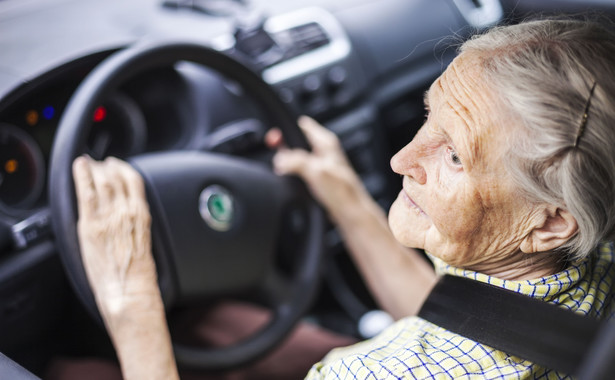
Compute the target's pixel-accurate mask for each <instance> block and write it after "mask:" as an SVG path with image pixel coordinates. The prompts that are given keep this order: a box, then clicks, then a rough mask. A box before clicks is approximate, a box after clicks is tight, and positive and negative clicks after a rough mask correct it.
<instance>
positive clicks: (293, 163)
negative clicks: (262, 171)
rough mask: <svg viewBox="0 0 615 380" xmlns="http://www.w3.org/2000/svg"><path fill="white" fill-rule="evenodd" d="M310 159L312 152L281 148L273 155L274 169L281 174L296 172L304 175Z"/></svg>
mask: <svg viewBox="0 0 615 380" xmlns="http://www.w3.org/2000/svg"><path fill="white" fill-rule="evenodd" d="M310 159H311V156H310V153H308V152H307V151H305V150H303V149H280V150H279V151H278V152H277V153H276V154H275V156H273V170H274V171H275V172H276V173H277V174H279V175H286V174H296V175H299V176H301V177H304V176H305V175H306V173H307V170H308V167H309V165H310Z"/></svg>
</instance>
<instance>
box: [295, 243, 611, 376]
mask: <svg viewBox="0 0 615 380" xmlns="http://www.w3.org/2000/svg"><path fill="white" fill-rule="evenodd" d="M613 251H614V247H613V243H608V244H602V245H601V246H600V247H599V248H598V249H597V250H596V252H595V253H594V254H592V255H590V257H589V258H587V259H585V260H583V261H581V262H580V263H578V264H574V265H571V266H569V267H568V269H566V270H564V271H562V272H560V273H557V274H555V275H551V276H547V277H543V278H539V279H536V280H524V281H507V280H501V279H498V278H494V277H490V276H487V275H485V274H482V273H477V272H473V271H469V270H464V269H459V268H455V267H452V266H450V265H447V264H445V263H444V262H442V261H441V260H439V259H437V258H432V260H433V261H434V265H435V268H436V272H437V273H439V274H445V273H447V274H451V275H455V276H462V277H468V278H472V279H474V280H476V281H481V282H487V283H490V284H493V285H497V286H501V287H503V288H506V289H509V290H513V291H516V292H519V293H522V294H526V295H528V296H531V297H534V298H538V299H541V300H544V301H546V302H550V303H554V304H557V305H560V306H562V307H565V308H568V309H570V310H573V311H575V312H578V313H581V314H589V315H592V316H595V317H598V318H610V317H612V315H613V312H614V309H615V308H614V304H615V302H613V289H612V285H613V280H614V277H615V266H614V265H613V258H614V257H613V255H614V254H613ZM566 378H570V377H569V376H568V375H566V374H562V373H558V372H556V371H553V370H549V369H546V368H543V367H540V366H538V365H536V364H533V363H531V362H529V361H527V360H523V359H520V358H518V357H515V356H511V355H508V354H506V353H504V352H502V351H499V350H496V349H493V348H491V347H489V346H486V345H483V344H480V343H477V342H475V341H473V340H470V339H467V338H464V337H463V336H461V335H458V334H455V333H453V332H450V331H448V330H445V329H443V328H440V327H438V326H436V325H434V324H432V323H430V322H427V321H425V320H423V319H421V318H419V317H407V318H403V319H401V320H399V321H397V322H396V323H395V324H393V325H392V326H390V327H389V328H387V329H386V330H385V331H383V332H382V333H381V334H380V335H378V336H376V337H375V338H373V339H370V340H367V341H364V342H360V343H357V344H355V345H353V346H350V347H344V348H337V349H334V350H333V351H331V352H330V353H329V354H328V355H327V356H326V357H325V358H324V359H323V360H322V361H321V362H319V363H317V364H315V365H314V366H313V367H312V369H311V370H310V372H309V373H308V375H307V377H306V379H566Z"/></svg>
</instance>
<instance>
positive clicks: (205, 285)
mask: <svg viewBox="0 0 615 380" xmlns="http://www.w3.org/2000/svg"><path fill="white" fill-rule="evenodd" d="M181 61H187V62H192V63H196V64H199V65H202V66H204V67H207V68H209V69H211V70H214V71H215V72H217V73H218V74H220V75H222V76H224V77H226V78H228V79H229V80H232V81H235V82H236V83H238V84H239V85H240V86H241V87H242V88H243V89H244V91H245V92H246V93H247V94H248V95H249V96H251V98H252V99H254V101H255V102H256V103H257V104H258V105H259V107H261V108H262V109H263V110H264V111H265V112H266V113H267V114H268V116H269V117H270V118H271V121H272V122H273V123H275V125H276V126H277V127H279V128H280V130H281V131H282V135H283V137H284V140H285V142H286V144H287V145H288V146H290V147H302V148H307V143H306V141H305V138H304V136H303V134H302V133H301V131H300V130H299V128H298V126H297V124H296V121H295V120H296V119H295V117H294V116H293V115H292V113H291V112H290V110H289V109H288V108H287V107H286V106H285V105H284V104H283V103H282V102H281V101H280V100H279V98H278V97H277V95H276V94H275V92H274V91H273V89H272V88H271V87H269V86H268V85H267V84H266V83H265V82H263V81H262V80H261V78H260V77H259V76H258V75H256V74H255V73H254V72H252V71H251V70H250V69H248V68H247V67H246V66H244V65H243V64H241V63H239V62H238V61H237V60H235V59H232V58H230V57H229V56H227V55H224V54H222V53H220V52H217V51H215V50H212V49H210V48H207V47H204V46H202V45H199V44H196V43H185V42H181V43H168V42H166V43H160V42H159V43H149V44H141V45H139V44H138V45H135V46H133V47H129V48H127V49H125V50H122V51H119V52H117V53H115V54H113V55H111V56H110V57H109V58H107V59H106V60H104V61H103V62H102V63H100V64H99V65H98V66H97V67H96V68H95V69H94V70H93V71H92V72H91V73H90V74H89V75H88V76H87V77H86V78H85V80H84V81H83V82H82V83H81V85H80V86H79V88H78V89H77V91H76V92H75V94H74V95H73V96H72V98H71V100H70V102H69V104H68V105H67V107H66V110H65V112H64V113H63V116H62V119H61V121H60V125H59V127H58V131H57V135H56V138H55V143H54V145H53V149H52V156H51V163H50V184H49V197H50V203H51V210H52V221H53V228H54V232H55V237H56V243H57V245H58V249H59V252H60V257H61V260H62V262H63V265H64V268H65V270H66V272H67V275H68V277H69V279H70V282H71V284H72V286H73V287H74V289H75V292H76V294H77V296H78V298H79V299H80V301H81V302H82V303H83V304H84V305H85V307H86V309H87V310H88V311H89V312H90V313H91V314H92V315H93V316H94V317H95V318H97V319H98V320H99V321H101V317H100V314H99V313H98V309H97V307H96V303H95V300H94V296H93V293H92V291H91V289H90V286H89V283H88V280H87V277H86V274H85V271H84V268H83V265H82V261H81V256H80V252H79V244H78V238H77V231H76V223H77V206H76V197H75V191H74V185H73V179H72V170H71V167H72V162H73V160H74V159H75V158H76V157H77V156H78V155H80V154H82V153H83V152H85V146H86V141H87V137H88V133H89V129H90V127H91V120H92V115H93V112H94V110H95V109H96V107H97V106H98V105H100V104H101V103H102V102H103V100H104V99H105V97H106V96H107V95H108V94H110V93H111V92H112V91H114V90H115V89H117V88H118V86H120V85H121V84H122V83H124V82H125V81H126V80H128V79H129V78H132V77H134V76H135V75H137V74H139V73H143V72H145V71H146V70H150V69H154V68H159V67H170V66H172V65H173V64H175V63H177V62H181ZM127 161H128V162H129V163H130V164H131V165H132V166H133V167H134V168H135V169H136V170H137V171H138V172H140V174H141V175H142V177H143V179H144V182H145V188H146V193H147V198H148V203H149V205H150V211H151V214H152V244H153V251H154V257H155V260H156V265H157V268H158V276H159V285H160V290H161V294H162V297H163V301H164V304H165V308H166V309H167V310H169V309H170V308H172V307H173V306H174V305H180V304H181V305H186V304H190V303H191V302H195V301H197V300H202V299H205V298H212V297H214V296H217V295H228V294H237V293H239V294H242V293H248V292H249V293H250V294H257V295H258V297H259V300H260V301H259V302H262V303H263V304H266V305H267V306H269V307H270V308H271V309H272V310H273V317H272V318H271V320H270V322H269V323H268V324H267V325H266V326H265V327H264V328H262V329H261V330H260V331H259V332H257V333H255V334H254V335H252V336H251V337H249V338H248V339H246V340H243V341H241V342H239V343H237V344H236V345H232V346H229V347H223V348H215V349H214V348H205V347H195V346H187V345H181V344H179V343H177V342H173V346H174V350H175V355H176V360H177V363H178V364H179V365H180V366H182V367H186V368H194V369H209V370H222V369H229V368H233V367H237V366H240V365H242V364H246V363H248V362H250V361H252V360H254V359H256V358H258V357H260V356H261V355H263V354H264V353H266V352H267V351H268V350H270V349H271V348H273V347H275V345H276V344H277V343H279V342H280V341H281V340H282V339H283V338H284V337H285V335H286V334H287V333H288V332H289V331H290V330H291V329H292V327H293V326H294V325H295V324H296V323H297V321H298V320H299V318H300V317H301V316H302V315H303V313H304V312H305V311H306V310H307V308H308V307H309V306H310V302H311V300H312V298H313V295H314V294H315V290H316V287H317V282H318V281H317V279H318V275H319V272H320V270H319V269H320V268H319V267H320V261H321V255H322V251H323V249H322V241H323V231H324V216H323V214H322V211H321V210H320V208H319V207H318V206H317V205H316V203H315V202H314V201H313V199H312V198H311V197H310V196H309V195H308V192H307V190H306V189H305V186H304V185H303V184H301V183H300V182H299V181H298V180H297V179H296V178H295V179H293V178H289V177H279V176H277V175H275V174H274V173H273V172H272V170H271V168H270V165H268V164H266V163H263V162H260V161H258V160H250V159H246V158H241V157H235V156H231V155H223V154H219V153H213V152H203V151H195V150H179V151H162V152H155V153H146V154H142V155H138V156H134V157H130V158H129V159H128V160H127ZM289 209H293V210H294V211H293V212H294V213H295V219H297V215H300V218H299V219H300V220H302V221H303V225H302V227H301V229H302V230H303V231H305V232H304V235H303V238H302V239H300V240H301V241H299V242H297V245H298V247H297V251H298V252H297V253H296V255H297V257H296V258H295V259H296V260H297V265H296V268H298V269H297V270H296V271H295V273H293V274H292V275H288V273H287V272H286V271H284V270H282V269H280V268H279V266H277V265H276V264H275V255H274V253H275V251H276V243H277V242H278V241H279V239H280V230H281V228H282V225H283V224H286V222H287V219H285V218H286V217H287V214H288V213H289V211H288V210H289ZM301 218H302V219H301Z"/></svg>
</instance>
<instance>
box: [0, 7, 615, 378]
mask: <svg viewBox="0 0 615 380" xmlns="http://www.w3.org/2000/svg"><path fill="white" fill-rule="evenodd" d="M588 7H591V9H593V10H595V11H603V12H605V13H606V14H607V15H613V14H615V6H614V5H613V4H611V2H609V1H606V0H603V1H599V0H593V1H589V2H586V1H578V2H575V1H571V0H560V1H545V2H544V4H541V5H540V6H538V5H536V4H535V2H532V1H530V0H517V1H512V0H511V1H498V0H412V1H409V0H340V1H335V2H332V1H324V0H295V1H284V0H273V1H265V0H253V1H251V2H249V3H248V2H247V1H242V0H193V1H187V0H132V1H130V2H126V1H122V0H109V1H104V2H101V1H96V0H53V1H49V0H46V1H45V0H21V1H17V0H0V51H2V52H3V53H2V54H0V299H2V300H3V302H2V303H0V336H2V337H3V339H2V341H1V342H0V351H2V352H5V353H9V354H11V355H12V356H13V357H15V358H17V359H18V361H19V362H20V363H23V364H24V365H26V366H27V367H29V368H31V369H32V370H33V371H35V372H37V371H40V369H41V368H43V367H44V364H45V363H46V361H47V360H48V359H49V357H50V356H52V355H54V354H57V353H58V352H63V350H68V351H70V350H84V348H83V339H82V338H79V337H78V335H80V331H81V332H83V331H92V330H96V327H95V326H94V327H92V325H91V322H87V320H88V318H87V316H84V312H83V310H80V308H79V306H77V305H76V304H77V302H76V300H75V299H74V295H73V293H72V291H71V289H70V286H69V285H68V282H67V280H66V278H65V275H64V273H63V270H62V266H61V264H60V262H59V260H58V254H57V249H56V247H55V245H54V236H53V229H52V226H51V223H52V219H51V217H50V209H49V196H48V194H49V192H51V191H54V189H51V188H49V171H48V170H49V164H50V157H51V153H52V149H61V147H57V146H56V147H54V137H55V134H56V131H57V128H58V125H59V124H60V122H61V120H62V115H63V111H64V110H65V109H66V107H67V105H68V103H69V102H70V99H71V96H72V94H73V93H74V92H75V90H76V89H77V88H78V87H79V86H80V84H81V83H82V81H83V79H84V78H85V77H86V76H87V75H88V73H90V72H91V71H92V70H93V69H94V68H95V67H96V66H97V65H98V64H99V63H100V62H102V61H103V60H105V59H106V58H108V57H110V56H112V55H113V53H115V52H117V51H120V50H122V49H123V48H125V47H128V46H131V45H133V44H138V43H141V42H143V41H152V40H153V41H158V40H160V41H191V42H196V43H199V44H203V45H206V46H209V47H211V48H213V49H216V50H218V51H221V52H224V53H225V54H228V55H230V56H231V57H234V58H236V59H237V60H240V61H241V62H244V63H246V64H247V65H248V66H250V67H251V68H252V69H253V70H254V71H256V72H257V73H259V75H261V76H262V78H263V79H264V80H265V82H267V83H268V84H269V85H271V86H272V87H273V88H274V90H275V91H276V93H277V94H278V96H279V97H280V99H281V100H282V101H283V102H284V103H285V104H286V105H287V106H288V107H289V108H290V109H291V110H292V111H293V112H294V113H295V114H296V115H300V114H307V115H310V116H312V117H314V118H316V119H317V120H318V121H320V122H321V123H323V124H324V125H325V126H326V127H327V128H329V129H331V130H332V131H334V132H335V133H336V134H337V135H338V136H339V137H340V140H341V142H342V145H343V147H344V149H345V151H346V152H347V154H348V156H349V158H350V160H351V162H352V164H353V166H354V167H355V169H356V170H357V172H358V173H359V174H360V176H361V178H362V180H363V182H364V184H365V186H366V187H367V189H368V190H369V191H370V193H371V194H372V196H373V197H374V198H375V199H376V200H377V201H378V202H379V203H380V205H381V206H382V207H383V208H384V209H387V208H388V207H389V205H390V204H391V202H392V201H393V199H394V197H395V195H396V194H397V192H398V189H399V187H400V181H399V179H398V178H397V177H396V176H394V175H393V174H392V173H391V171H390V169H389V167H388V162H389V159H390V157H391V156H392V154H393V153H394V152H395V151H397V150H398V149H400V148H401V147H402V146H403V145H405V144H406V143H407V142H408V141H410V140H411V138H412V136H413V135H414V133H416V131H417V130H418V128H420V126H421V124H422V122H423V117H424V109H423V104H422V98H423V93H424V91H425V90H426V89H427V88H428V86H429V84H430V83H431V82H432V81H433V80H434V79H435V78H436V77H437V76H438V75H439V74H440V73H441V72H442V71H443V70H444V68H445V67H446V66H447V64H448V63H449V62H450V61H451V60H452V59H453V58H454V56H455V54H456V50H455V47H456V45H457V44H458V42H459V41H461V40H463V39H464V38H467V37H468V36H469V35H470V34H471V33H472V32H474V31H476V30H481V29H482V28H485V27H487V26H490V25H494V24H498V23H504V22H515V21H516V20H519V19H521V18H523V17H525V16H526V15H527V14H532V13H536V12H547V13H557V12H560V11H565V12H575V11H582V10H586V9H587V8H588ZM271 127H273V125H271V123H270V121H269V120H268V117H267V115H263V114H262V112H261V111H260V110H259V108H258V107H257V106H256V105H255V104H254V101H253V99H249V97H247V96H246V95H245V94H244V93H243V92H242V90H241V88H238V87H237V86H236V84H235V83H233V82H232V81H229V80H226V79H225V78H223V77H220V76H219V75H217V74H215V73H213V72H211V71H210V70H208V69H207V68H203V67H200V66H196V65H194V64H190V63H185V62H180V63H178V64H176V65H174V66H172V67H164V68H160V69H155V70H151V71H148V72H145V73H141V74H139V75H138V76H136V77H131V78H128V79H127V80H126V81H125V82H124V83H123V84H122V85H121V86H120V87H119V88H118V89H117V90H116V91H114V92H113V93H112V94H110V95H108V96H107V97H106V98H105V100H104V101H103V102H101V103H100V104H99V105H98V106H97V107H96V109H95V111H94V112H93V114H92V115H91V126H90V133H89V136H88V138H87V141H85V142H84V146H85V147H86V148H85V151H84V152H83V153H86V154H89V155H90V156H92V157H94V158H96V159H101V158H104V157H106V156H116V157H120V158H130V157H131V156H135V155H138V154H142V153H146V152H157V151H169V150H174V149H194V150H210V151H217V152H226V153H233V154H236V155H243V156H250V157H253V156H257V155H261V154H263V153H262V152H263V151H264V150H265V148H264V145H263V143H262V137H263V136H264V134H265V132H266V131H267V130H268V129H269V128H271ZM327 250H328V260H329V262H330V265H328V269H327V270H326V271H325V272H326V274H325V286H324V287H323V291H322V294H321V295H320V296H319V299H318V300H317V302H316V304H315V306H314V311H313V313H314V318H315V319H316V320H318V321H320V322H321V323H322V324H324V325H327V326H328V327H331V328H334V329H337V330H339V331H341V332H344V333H350V334H354V335H357V336H360V335H361V334H360V332H358V323H359V321H360V319H361V316H362V315H364V314H365V313H366V312H368V311H369V310H371V309H374V308H376V307H377V306H376V305H375V304H374V303H373V301H372V300H371V298H370V296H369V294H368V292H367V291H366V290H365V288H364V285H363V284H362V282H361V280H360V279H359V277H358V275H357V274H356V271H355V270H354V267H353V265H352V263H351V262H350V260H349V259H348V257H347V255H346V253H345V250H344V247H343V242H342V240H341V238H340V236H339V235H338V234H337V233H336V231H335V229H334V228H330V229H329V230H328V232H327ZM332 316H333V317H332ZM71 323H72V326H71V327H69V326H68V324H71ZM75 326H77V328H76V330H75ZM60 336H69V337H70V338H69V339H67V340H68V341H69V342H70V343H66V344H62V345H58V343H57V340H58V337H60ZM101 339H102V340H104V338H101ZM33 345H37V346H38V348H37V349H35V350H33V349H31V348H32V347H33ZM67 346H70V348H67ZM102 346H104V345H102ZM90 348H91V347H90Z"/></svg>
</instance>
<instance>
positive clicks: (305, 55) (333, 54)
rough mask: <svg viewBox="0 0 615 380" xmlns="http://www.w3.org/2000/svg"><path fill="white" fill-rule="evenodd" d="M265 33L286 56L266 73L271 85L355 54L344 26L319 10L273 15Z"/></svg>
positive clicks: (264, 74) (264, 76)
mask: <svg viewBox="0 0 615 380" xmlns="http://www.w3.org/2000/svg"><path fill="white" fill-rule="evenodd" d="M265 30H266V31H267V32H268V33H269V35H270V36H271V37H272V38H273V39H274V40H275V42H276V43H277V45H278V46H279V47H280V48H281V49H282V50H283V51H284V57H283V58H282V59H281V60H280V61H278V62H276V63H275V64H273V65H272V66H270V67H267V68H266V69H265V70H264V71H263V73H262V75H263V79H265V81H267V82H268V83H270V84H274V83H279V82H282V81H285V80H288V79H290V78H295V77H298V76H301V75H304V74H306V73H308V72H311V71H314V70H317V69H318V68H320V67H324V66H327V65H331V64H333V63H336V62H339V61H341V60H343V59H345V58H346V57H347V56H348V55H349V54H350V51H351V46H350V40H349V39H348V37H347V36H346V33H345V32H344V29H343V28H342V26H341V25H340V24H339V22H338V21H337V20H336V19H335V17H333V15H332V14H331V13H329V12H327V11H326V10H324V9H322V8H318V7H313V8H303V9H299V10H297V11H294V12H291V13H285V14H281V15H276V16H272V17H271V18H269V19H267V21H266V22H265Z"/></svg>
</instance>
